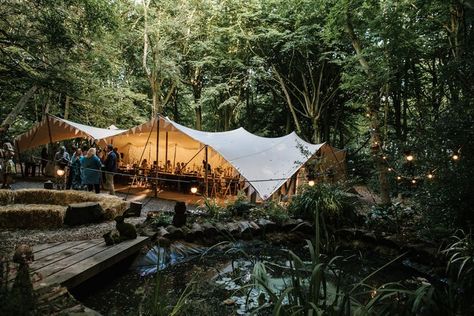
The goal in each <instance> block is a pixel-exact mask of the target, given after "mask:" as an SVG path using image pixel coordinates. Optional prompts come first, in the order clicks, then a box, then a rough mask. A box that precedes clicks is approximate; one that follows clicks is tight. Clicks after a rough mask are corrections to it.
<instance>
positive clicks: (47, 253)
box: [34, 240, 84, 261]
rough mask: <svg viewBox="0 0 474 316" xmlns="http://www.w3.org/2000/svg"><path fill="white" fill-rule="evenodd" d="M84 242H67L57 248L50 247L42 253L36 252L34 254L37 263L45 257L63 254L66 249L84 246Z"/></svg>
mask: <svg viewBox="0 0 474 316" xmlns="http://www.w3.org/2000/svg"><path fill="white" fill-rule="evenodd" d="M83 242H84V240H75V241H67V242H63V243H60V244H58V245H56V246H53V247H49V248H46V249H43V250H41V251H38V252H35V253H34V254H35V261H40V260H42V259H43V258H44V257H47V256H50V255H52V254H55V253H58V252H61V251H63V250H64V249H68V248H72V247H75V246H77V245H79V244H82V243H83Z"/></svg>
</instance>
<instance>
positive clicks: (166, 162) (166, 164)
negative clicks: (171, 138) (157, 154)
mask: <svg viewBox="0 0 474 316" xmlns="http://www.w3.org/2000/svg"><path fill="white" fill-rule="evenodd" d="M165 136H166V137H165V167H168V132H166V135H165ZM165 171H166V172H172V171H173V170H165Z"/></svg>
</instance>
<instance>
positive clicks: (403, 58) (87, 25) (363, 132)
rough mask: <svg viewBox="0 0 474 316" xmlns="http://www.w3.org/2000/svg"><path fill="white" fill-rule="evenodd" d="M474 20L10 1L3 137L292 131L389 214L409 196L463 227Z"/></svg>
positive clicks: (0, 16) (4, 14)
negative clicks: (336, 153) (334, 150)
mask: <svg viewBox="0 0 474 316" xmlns="http://www.w3.org/2000/svg"><path fill="white" fill-rule="evenodd" d="M473 17H474V2H473V1H472V0H450V1H445V0H434V1H421V0H401V1H400V0H383V1H373V0H372V1H371V0H299V1H288V0H248V1H239V0H226V1H215V0H173V1H171V0H162V1H156V0H155V1H153V0H140V1H138V0H137V1H128V0H118V1H112V0H70V1H65V0H35V1H33V0H31V1H19V0H18V1H14V0H7V1H1V2H0V113H1V115H0V119H1V122H2V128H4V129H6V128H5V127H9V128H8V132H7V133H6V137H7V138H11V137H13V136H15V135H17V134H19V133H21V132H23V131H25V130H27V129H28V128H29V127H31V126H32V124H34V123H35V122H37V121H39V120H41V118H42V117H43V116H44V115H46V114H47V113H49V114H53V115H56V116H58V117H63V118H66V119H70V120H73V121H76V122H80V123H84V124H90V125H95V126H99V127H107V126H109V125H111V124H114V125H116V126H118V127H119V128H129V127H131V126H133V125H135V124H138V123H142V122H144V121H145V120H147V119H149V118H150V117H152V116H155V115H156V114H163V115H167V116H169V117H170V118H171V119H173V120H174V121H176V122H178V123H181V124H184V125H187V126H191V127H194V128H196V129H201V130H208V131H224V130H229V129H233V128H237V127H240V126H242V127H244V128H246V129H247V130H249V131H251V132H254V133H256V134H259V135H262V136H270V137H271V136H281V135H284V134H287V133H289V132H291V131H293V130H295V131H296V132H297V133H298V135H299V136H301V137H302V138H304V139H305V140H307V141H311V142H313V143H320V142H324V141H327V142H330V143H331V144H332V145H334V146H337V147H340V148H343V149H346V150H347V151H348V153H349V157H350V159H349V160H348V161H347V163H348V165H349V170H350V171H351V173H350V178H352V179H357V177H361V178H362V181H366V182H369V183H373V186H374V188H375V189H376V190H377V191H378V192H379V193H380V195H381V197H382V202H384V203H389V202H390V200H391V197H392V196H394V195H395V194H397V193H399V192H400V191H403V190H408V191H410V192H411V194H414V196H415V197H416V198H417V201H419V203H420V205H424V207H425V208H426V210H427V211H428V210H429V212H430V214H431V215H432V216H431V217H430V218H431V220H433V221H436V223H441V224H442V225H443V226H450V225H455V224H456V225H459V224H461V225H464V224H466V223H467V222H469V221H471V220H473V219H474V215H473V214H472V207H471V206H472V205H473V204H474V200H473V196H474V195H473V194H472V192H474V190H473V187H472V181H471V179H472V178H473V176H474V174H473V173H474V172H473V171H472V168H473V167H474V166H473V164H472V159H471V157H472V155H473V146H472V145H473V144H472V143H473V134H474V132H473V124H472V123H473V122H474V117H473V112H474V111H473V95H474V85H473V82H474V78H473V77H474V19H473ZM454 154H457V155H459V156H460V157H461V159H459V160H458V161H453V159H451V158H452V156H453V155H454ZM407 155H413V157H414V158H415V159H414V162H413V163H410V164H407V162H406V159H405V157H406V156H407ZM427 175H431V177H430V178H427V177H426V176H427ZM431 180H434V181H431Z"/></svg>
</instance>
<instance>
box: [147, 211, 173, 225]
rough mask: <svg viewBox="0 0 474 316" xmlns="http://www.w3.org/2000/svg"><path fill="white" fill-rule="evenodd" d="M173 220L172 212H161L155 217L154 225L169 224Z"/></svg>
mask: <svg viewBox="0 0 474 316" xmlns="http://www.w3.org/2000/svg"><path fill="white" fill-rule="evenodd" d="M172 222H173V215H171V213H166V212H160V213H159V214H158V216H156V217H155V218H153V221H152V225H153V226H155V227H160V226H165V227H166V226H168V225H171V223H172Z"/></svg>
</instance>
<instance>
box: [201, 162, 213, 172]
mask: <svg viewBox="0 0 474 316" xmlns="http://www.w3.org/2000/svg"><path fill="white" fill-rule="evenodd" d="M202 166H203V168H204V169H203V171H204V172H206V167H207V173H211V171H212V168H211V165H210V164H209V163H206V161H205V160H203V161H202Z"/></svg>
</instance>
